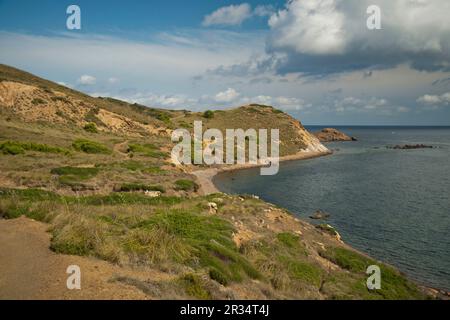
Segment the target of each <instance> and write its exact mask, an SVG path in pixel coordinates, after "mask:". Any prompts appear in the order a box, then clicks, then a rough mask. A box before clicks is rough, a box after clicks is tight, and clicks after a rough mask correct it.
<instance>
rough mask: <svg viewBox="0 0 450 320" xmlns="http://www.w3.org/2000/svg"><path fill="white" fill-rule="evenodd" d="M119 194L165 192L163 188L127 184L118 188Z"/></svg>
mask: <svg viewBox="0 0 450 320" xmlns="http://www.w3.org/2000/svg"><path fill="white" fill-rule="evenodd" d="M120 191H121V192H132V191H159V192H162V193H164V192H166V190H165V189H164V187H163V186H160V185H145V184H139V183H127V184H123V185H122V186H121V187H120Z"/></svg>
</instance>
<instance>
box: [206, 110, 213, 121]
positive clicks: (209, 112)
mask: <svg viewBox="0 0 450 320" xmlns="http://www.w3.org/2000/svg"><path fill="white" fill-rule="evenodd" d="M213 117H214V112H213V111H211V110H206V111H205V112H204V113H203V118H206V119H211V118H213Z"/></svg>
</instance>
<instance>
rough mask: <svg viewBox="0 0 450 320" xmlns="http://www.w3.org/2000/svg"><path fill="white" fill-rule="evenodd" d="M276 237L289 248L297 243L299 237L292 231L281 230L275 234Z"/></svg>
mask: <svg viewBox="0 0 450 320" xmlns="http://www.w3.org/2000/svg"><path fill="white" fill-rule="evenodd" d="M277 239H278V241H280V242H281V243H283V244H284V245H286V246H288V247H289V248H295V247H297V246H298V245H299V240H300V237H299V236H298V235H296V234H293V233H289V232H282V233H279V234H277Z"/></svg>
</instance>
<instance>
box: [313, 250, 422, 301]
mask: <svg viewBox="0 0 450 320" xmlns="http://www.w3.org/2000/svg"><path fill="white" fill-rule="evenodd" d="M319 254H320V255H321V256H322V257H324V258H326V259H328V260H330V261H331V262H333V263H335V264H337V265H338V266H340V267H341V268H343V269H345V270H349V271H351V272H355V273H358V274H360V275H361V276H362V278H361V280H360V281H357V282H356V283H355V284H354V285H353V289H354V290H355V292H358V291H359V292H362V294H364V295H365V298H372V299H374V298H375V299H381V298H382V299H392V300H399V299H424V298H425V295H424V294H423V293H422V292H421V291H420V290H419V289H418V288H417V286H416V285H415V284H414V283H412V282H411V281H409V280H408V279H407V278H406V277H405V276H404V275H402V274H401V273H400V272H399V271H397V270H396V269H395V268H393V267H390V266H387V265H385V264H382V263H378V262H376V261H375V260H373V259H370V258H367V257H365V256H363V255H361V254H359V253H357V252H354V251H351V250H348V249H344V248H337V247H333V248H328V249H327V250H324V251H321V252H319ZM370 265H377V266H379V267H380V271H381V289H380V290H373V291H369V290H368V289H367V287H366V283H365V282H366V281H365V280H366V274H365V272H366V270H367V267H369V266H370Z"/></svg>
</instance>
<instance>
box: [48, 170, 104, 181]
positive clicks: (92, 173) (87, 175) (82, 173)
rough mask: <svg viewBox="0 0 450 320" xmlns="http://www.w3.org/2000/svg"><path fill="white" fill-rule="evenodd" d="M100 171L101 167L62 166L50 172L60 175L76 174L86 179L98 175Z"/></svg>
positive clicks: (79, 177)
mask: <svg viewBox="0 0 450 320" xmlns="http://www.w3.org/2000/svg"><path fill="white" fill-rule="evenodd" d="M99 171H100V169H99V168H81V167H60V168H54V169H52V170H51V171H50V172H51V173H52V174H56V175H59V176H75V177H77V178H78V179H81V180H86V179H90V178H92V177H94V176H96V175H97V174H98V173H99Z"/></svg>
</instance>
